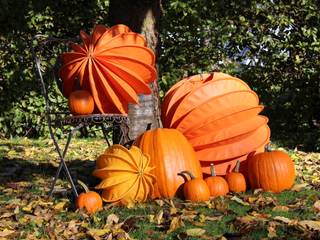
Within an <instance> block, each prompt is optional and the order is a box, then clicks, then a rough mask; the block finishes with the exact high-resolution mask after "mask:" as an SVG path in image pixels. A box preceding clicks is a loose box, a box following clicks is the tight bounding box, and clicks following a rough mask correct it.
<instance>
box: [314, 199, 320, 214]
mask: <svg viewBox="0 0 320 240" xmlns="http://www.w3.org/2000/svg"><path fill="white" fill-rule="evenodd" d="M313 207H314V208H315V210H316V211H317V212H320V200H318V201H316V202H315V203H314V204H313Z"/></svg>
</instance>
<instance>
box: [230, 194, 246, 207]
mask: <svg viewBox="0 0 320 240" xmlns="http://www.w3.org/2000/svg"><path fill="white" fill-rule="evenodd" d="M231 200H233V201H235V202H237V203H240V204H241V205H244V206H248V205H250V204H249V203H247V202H244V201H243V200H242V199H240V198H238V197H237V196H233V197H232V198H231Z"/></svg>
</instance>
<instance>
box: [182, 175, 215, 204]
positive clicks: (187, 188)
mask: <svg viewBox="0 0 320 240" xmlns="http://www.w3.org/2000/svg"><path fill="white" fill-rule="evenodd" d="M179 175H181V176H184V178H185V179H186V180H187V177H186V175H187V176H189V177H190V180H187V181H186V182H185V183H184V186H183V194H184V198H185V199H186V200H190V201H192V202H203V201H208V200H209V198H210V190H209V188H208V185H207V183H206V182H205V181H204V180H203V179H202V178H195V177H194V175H193V174H192V173H191V172H189V171H182V172H180V173H179Z"/></svg>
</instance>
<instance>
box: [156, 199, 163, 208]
mask: <svg viewBox="0 0 320 240" xmlns="http://www.w3.org/2000/svg"><path fill="white" fill-rule="evenodd" d="M155 202H156V203H157V204H158V205H159V206H160V207H162V206H163V205H164V201H163V200H162V199H156V200H155Z"/></svg>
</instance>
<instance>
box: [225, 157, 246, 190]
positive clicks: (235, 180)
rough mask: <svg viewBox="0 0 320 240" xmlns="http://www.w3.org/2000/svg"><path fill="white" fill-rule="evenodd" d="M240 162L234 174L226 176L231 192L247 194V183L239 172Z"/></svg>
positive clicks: (230, 173)
mask: <svg viewBox="0 0 320 240" xmlns="http://www.w3.org/2000/svg"><path fill="white" fill-rule="evenodd" d="M239 168H240V161H239V160H238V161H237V164H236V167H235V169H234V171H233V172H229V173H227V175H226V181H227V183H228V186H229V190H230V192H236V193H238V192H245V191H246V190H247V183H246V179H245V177H244V175H243V174H242V173H240V172H239Z"/></svg>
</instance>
